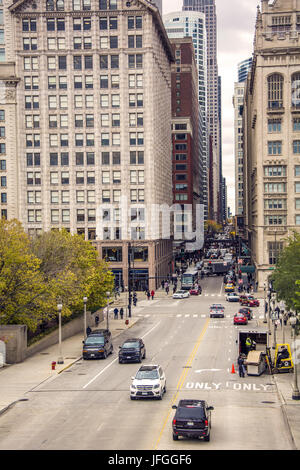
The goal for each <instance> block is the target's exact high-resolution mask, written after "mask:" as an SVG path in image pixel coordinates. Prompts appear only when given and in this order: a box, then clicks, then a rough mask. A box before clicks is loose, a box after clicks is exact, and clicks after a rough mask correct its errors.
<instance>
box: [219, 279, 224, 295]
mask: <svg viewBox="0 0 300 470" xmlns="http://www.w3.org/2000/svg"><path fill="white" fill-rule="evenodd" d="M223 284H224V282H223V281H222V284H221V289H220V295H221V294H222V290H223Z"/></svg>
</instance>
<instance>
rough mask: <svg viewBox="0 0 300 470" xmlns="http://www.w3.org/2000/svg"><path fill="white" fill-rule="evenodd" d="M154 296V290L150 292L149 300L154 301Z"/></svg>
mask: <svg viewBox="0 0 300 470" xmlns="http://www.w3.org/2000/svg"><path fill="white" fill-rule="evenodd" d="M154 294H155V292H154V290H152V291H151V299H152V300H153V299H154Z"/></svg>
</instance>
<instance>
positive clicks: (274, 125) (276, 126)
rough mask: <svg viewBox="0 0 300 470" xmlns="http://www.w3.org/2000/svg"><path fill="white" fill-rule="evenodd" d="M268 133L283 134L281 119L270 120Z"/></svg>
mask: <svg viewBox="0 0 300 470" xmlns="http://www.w3.org/2000/svg"><path fill="white" fill-rule="evenodd" d="M268 132H269V133H275V132H281V119H269V120H268Z"/></svg>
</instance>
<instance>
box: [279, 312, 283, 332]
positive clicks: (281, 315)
mask: <svg viewBox="0 0 300 470" xmlns="http://www.w3.org/2000/svg"><path fill="white" fill-rule="evenodd" d="M283 313H284V312H283V310H281V312H280V314H279V321H280V326H281V328H282V322H283Z"/></svg>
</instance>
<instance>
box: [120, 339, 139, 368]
mask: <svg viewBox="0 0 300 470" xmlns="http://www.w3.org/2000/svg"><path fill="white" fill-rule="evenodd" d="M145 358H146V348H145V344H144V342H143V340H141V339H139V338H132V339H127V340H126V341H125V342H124V343H123V344H122V346H120V350H119V363H120V364H122V363H124V362H141V361H142V359H145Z"/></svg>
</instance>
